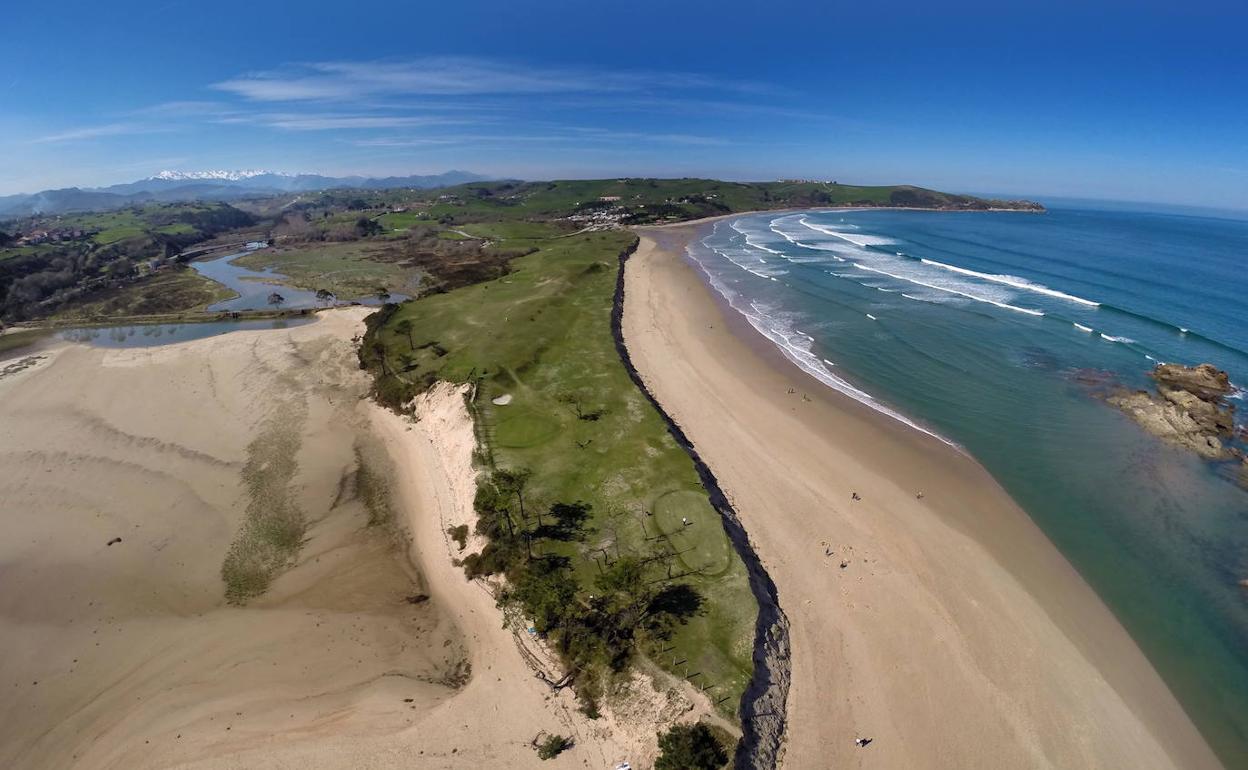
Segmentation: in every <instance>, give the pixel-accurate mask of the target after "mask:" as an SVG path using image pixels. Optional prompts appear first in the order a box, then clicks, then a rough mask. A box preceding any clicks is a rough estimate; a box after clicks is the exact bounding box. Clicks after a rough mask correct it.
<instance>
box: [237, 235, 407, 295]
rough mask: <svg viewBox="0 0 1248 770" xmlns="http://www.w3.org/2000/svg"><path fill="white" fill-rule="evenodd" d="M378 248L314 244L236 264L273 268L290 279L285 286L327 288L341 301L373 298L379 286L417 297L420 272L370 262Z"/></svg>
mask: <svg viewBox="0 0 1248 770" xmlns="http://www.w3.org/2000/svg"><path fill="white" fill-rule="evenodd" d="M378 248H379V247H378V246H377V245H376V244H370V243H368V242H367V241H353V242H347V243H313V244H307V245H302V246H297V247H293V248H282V249H264V250H261V251H255V252H252V253H250V254H244V255H243V256H241V257H238V258H237V259H235V260H234V262H235V263H236V264H239V265H242V266H243V267H248V268H251V269H252V270H263V269H264V268H268V267H271V268H273V269H275V270H276V271H277V272H279V273H281V274H282V275H285V276H287V280H286V281H284V283H288V284H290V285H292V286H295V287H297V288H300V289H308V290H311V291H315V290H317V289H326V290H328V291H332V292H333V293H334V294H335V295H337V296H338V298H339V299H341V300H352V299H358V298H360V297H369V296H373V295H374V294H375V293H376V291H377V288H378V287H379V286H384V287H386V288H387V289H389V290H390V291H392V292H399V293H401V294H414V293H415V292H416V290H417V288H418V286H419V284H420V276H421V273H420V271H418V270H415V269H413V268H410V267H406V266H404V265H402V264H399V263H397V262H379V261H375V260H373V259H370V258H369V254H370V253H372V252H373V251H375V250H377V249H378Z"/></svg>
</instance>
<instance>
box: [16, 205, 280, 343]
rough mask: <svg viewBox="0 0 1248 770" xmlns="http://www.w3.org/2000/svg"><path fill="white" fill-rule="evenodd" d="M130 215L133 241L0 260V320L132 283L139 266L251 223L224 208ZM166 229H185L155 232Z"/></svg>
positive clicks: (56, 247)
mask: <svg viewBox="0 0 1248 770" xmlns="http://www.w3.org/2000/svg"><path fill="white" fill-rule="evenodd" d="M136 211H137V212H138V213H139V214H140V215H141V216H142V217H143V218H144V224H145V228H146V229H145V232H144V233H142V234H141V235H138V236H136V237H134V238H126V239H124V240H121V241H118V242H116V243H111V244H107V245H100V244H97V243H96V242H95V241H93V240H90V239H86V240H77V241H65V242H60V243H55V244H48V245H44V246H40V247H39V249H38V250H37V251H35V252H33V253H30V254H20V253H19V254H15V255H11V256H8V257H7V258H5V259H0V318H2V319H5V320H10V321H13V320H25V319H27V318H32V317H37V316H40V315H44V314H47V313H50V312H52V311H54V310H55V309H56V308H58V307H60V306H61V305H63V304H65V303H67V302H69V301H71V300H74V299H77V298H79V297H82V296H85V295H88V294H90V293H92V292H95V291H98V290H101V289H108V288H111V287H114V286H117V285H120V284H122V283H124V282H126V281H128V280H131V279H133V278H134V277H135V276H136V274H137V271H136V269H135V265H136V264H137V263H139V262H141V261H144V260H148V259H152V258H161V259H163V258H168V257H172V256H173V255H175V254H177V253H178V252H180V251H182V250H183V249H185V248H186V247H188V246H190V245H192V244H195V243H198V242H200V241H204V240H207V239H208V238H211V237H213V236H215V235H217V234H219V233H221V232H225V231H226V230H231V229H234V228H237V227H247V226H251V225H254V224H255V222H256V220H255V217H253V216H252V215H250V214H248V213H246V212H244V211H239V210H238V209H235V208H233V207H231V206H228V205H225V204H217V205H211V206H196V207H193V208H187V207H176V206H163V207H149V208H145V209H136ZM171 224H186V225H189V228H188V231H187V232H176V233H167V232H159V231H158V228H162V227H166V226H167V225H171Z"/></svg>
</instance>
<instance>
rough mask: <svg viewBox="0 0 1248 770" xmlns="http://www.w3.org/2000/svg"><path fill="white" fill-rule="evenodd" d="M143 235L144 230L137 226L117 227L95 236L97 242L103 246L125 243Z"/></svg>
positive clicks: (102, 231)
mask: <svg viewBox="0 0 1248 770" xmlns="http://www.w3.org/2000/svg"><path fill="white" fill-rule="evenodd" d="M141 235H143V228H142V227H139V226H137V225H117V226H116V227H110V228H108V229H107V230H101V231H100V232H98V233H96V234H95V242H96V243H98V244H100V245H101V246H107V245H108V244H110V243H116V242H117V241H124V240H126V239H127V238H138V237H139V236H141Z"/></svg>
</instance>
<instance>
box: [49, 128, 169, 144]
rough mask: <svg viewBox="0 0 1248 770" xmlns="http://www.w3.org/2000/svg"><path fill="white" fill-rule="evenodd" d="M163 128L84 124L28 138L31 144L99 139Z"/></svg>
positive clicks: (146, 132)
mask: <svg viewBox="0 0 1248 770" xmlns="http://www.w3.org/2000/svg"><path fill="white" fill-rule="evenodd" d="M162 130H165V129H162V128H160V127H159V126H152V125H148V124H145V123H107V124H105V125H102V126H85V127H83V128H74V129H70V130H68V131H61V132H59V133H55V134H47V135H44V136H39V137H35V138H34V139H31V140H30V143H31V144H53V143H56V142H77V141H82V140H86V139H99V138H101V137H106V136H126V135H131V134H150V133H154V132H157V131H162Z"/></svg>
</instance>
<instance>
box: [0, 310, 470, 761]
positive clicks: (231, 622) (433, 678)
mask: <svg viewBox="0 0 1248 770" xmlns="http://www.w3.org/2000/svg"><path fill="white" fill-rule="evenodd" d="M361 318H362V315H361V313H360V312H359V311H345V312H341V313H334V314H329V316H328V317H327V318H324V319H323V320H320V321H318V322H316V323H314V324H310V325H306V326H299V327H293V328H291V329H288V330H282V331H265V332H235V333H231V334H227V335H223V336H219V337H215V338H211V339H207V340H200V341H196V342H190V343H185V344H179V345H171V346H166V347H159V348H148V349H131V350H104V349H96V348H88V347H81V346H76V345H67V344H61V345H59V346H53V347H51V348H49V349H46V350H43V351H40V352H38V353H36V354H35V356H37V357H40V358H37V360H35V361H34V364H35V365H34V366H31V367H29V368H26V369H23V370H21V371H11V372H10V373H9V374H8V375H6V376H4V377H2V378H0V532H2V534H3V537H0V691H2V692H3V693H4V697H3V698H2V699H0V767H5V768H65V767H71V766H72V767H76V768H127V769H128V768H139V767H169V766H178V765H183V764H189V765H212V766H226V767H291V766H295V765H299V766H303V767H306V766H309V765H312V766H317V765H320V766H338V767H364V766H376V765H379V764H381V763H382V760H387V761H388V762H389V764H390V765H398V764H400V763H402V764H404V765H405V766H410V762H411V760H412V759H413V758H414V757H416V756H418V751H419V746H418V745H416V744H415V743H413V742H411V741H405V740H403V733H404V731H405V729H406V728H408V727H409V726H410V725H411V724H413V723H414V722H415V721H417V719H418V718H419V717H420V716H421V715H423V714H425V713H428V712H429V711H430V710H434V709H436V708H438V706H439V705H440V704H442V703H444V702H446V701H447V700H449V699H451V698H452V696H454V695H455V693H457V692H458V689H457V686H459V685H462V680H463V677H464V673H465V654H464V652H463V649H462V640H461V637H460V635H459V633H458V631H457V630H456V629H455V628H454V626H453V624H451V623H450V622H448V620H447V617H446V615H445V614H444V613H442V612H440V611H439V609H438V608H437V607H436V601H435V602H421V603H419V604H411V603H409V602H408V601H407V597H411V596H415V595H417V594H420V593H424V592H426V589H425V588H424V587H423V586H422V585H421V584H420V580H419V577H418V576H417V575H416V573H415V572H414V571H412V570H411V568H410V566H408V563H407V560H406V559H405V558H404V548H403V543H402V542H401V540H400V539H399V538H396V536H395V535H394V534H392V531H390V530H387V529H386V528H385V527H376V526H374V527H369V526H368V525H367V521H368V514H367V512H366V510H365V506H364V505H363V503H362V502H361V501H360V500H358V499H356V495H355V484H354V481H355V473H356V470H357V455H356V451H355V450H356V447H359V448H360V450H361V451H362V452H363V453H364V455H365V456H366V457H371V458H373V459H372V460H371V462H377V463H384V452H381V451H380V450H379V447H378V446H377V445H376V442H375V440H373V441H372V442H371V443H370V439H369V435H368V432H367V430H366V428H367V424H368V421H367V418H366V415H365V414H364V412H363V409H362V405H361V402H360V398H361V396H362V395H363V394H364V392H365V388H366V386H367V380H366V378H365V376H364V375H363V374H362V373H361V372H359V371H358V368H357V366H356V362H355V358H354V353H353V347H352V345H351V342H350V339H351V337H352V336H353V335H354V334H356V333H358V331H359V330H360V329H361V328H362V325H361V323H360V321H361ZM26 357H27V356H23V358H26ZM274 415H281V416H282V417H283V418H282V420H280V421H271V420H267V418H269V417H270V416H274ZM277 434H280V437H281V438H282V440H283V441H286V442H288V443H287V444H286V445H288V446H292V447H295V450H294V451H295V454H296V459H297V462H298V468H297V471H296V472H295V474H294V476H293V478H292V479H291V481H290V483H289V485H288V486H287V488H286V489H287V491H288V493H289V496H290V500H291V501H292V502H293V503H294V504H296V505H298V506H299V507H300V508H301V509H302V511H303V513H304V515H305V517H306V519H307V521H308V522H309V525H310V526H309V528H308V531H307V540H306V545H305V546H304V548H303V550H302V552H301V554H300V556H299V558H298V562H297V564H296V565H295V566H294V567H293V568H292V569H290V570H289V571H288V572H286V573H285V574H284V575H283V576H282V577H280V578H279V579H278V580H277V581H276V582H275V583H274V584H273V586H272V587H271V589H270V590H269V592H268V593H267V594H265V595H264V596H263V597H261V598H259V599H257V600H255V601H253V602H251V603H250V604H249V605H248V606H246V607H242V608H240V607H233V606H229V605H227V604H226V602H225V601H224V598H223V588H224V587H223V584H222V579H221V565H222V560H223V559H224V557H225V554H226V551H227V549H228V548H229V546H230V543H231V541H232V540H233V539H234V538H235V536H236V533H237V532H238V531H239V528H240V525H241V523H242V517H243V511H244V509H245V508H246V505H247V502H248V495H249V491H248V487H247V486H246V485H245V484H244V480H243V475H244V473H243V472H244V469H246V468H248V458H249V451H251V450H252V449H254V447H255V446H256V445H257V442H261V441H271V440H275V437H276V436H277ZM251 472H254V474H259V475H263V474H264V473H266V472H267V469H266V468H251ZM115 538H120V542H114V543H113V544H112V545H109V542H110V541H111V540H114V539H115ZM409 699H410V700H409ZM336 747H343V748H344V749H345V748H347V747H349V748H351V749H352V752H351V753H350V754H346V753H343V750H342V749H338V748H336ZM348 756H349V757H351V758H352V759H347V757H348ZM374 758H376V759H374ZM355 760H359V761H355Z"/></svg>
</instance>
